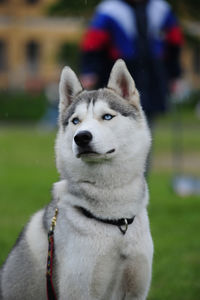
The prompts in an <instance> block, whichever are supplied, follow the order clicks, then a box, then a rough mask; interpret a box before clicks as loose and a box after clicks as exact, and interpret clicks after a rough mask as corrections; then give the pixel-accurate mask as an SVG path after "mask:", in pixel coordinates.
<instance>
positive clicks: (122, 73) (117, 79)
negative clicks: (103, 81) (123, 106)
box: [107, 59, 139, 106]
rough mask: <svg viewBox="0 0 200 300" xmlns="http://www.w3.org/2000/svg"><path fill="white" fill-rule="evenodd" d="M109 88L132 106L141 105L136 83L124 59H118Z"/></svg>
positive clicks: (111, 74)
mask: <svg viewBox="0 0 200 300" xmlns="http://www.w3.org/2000/svg"><path fill="white" fill-rule="evenodd" d="M107 87H108V88H109V89H112V90H114V91H115V92H116V93H117V94H118V95H120V96H121V97H122V98H124V99H126V100H128V101H129V102H130V103H131V104H133V105H135V106H138V105H139V94H138V91H137V89H136V87H135V82H134V80H133V78H132V76H131V75H130V73H129V71H128V69H127V67H126V64H125V62H124V61H123V60H122V59H118V60H117V61H116V63H115V64H114V66H113V68H112V71H111V73H110V78H109V81H108V85H107Z"/></svg>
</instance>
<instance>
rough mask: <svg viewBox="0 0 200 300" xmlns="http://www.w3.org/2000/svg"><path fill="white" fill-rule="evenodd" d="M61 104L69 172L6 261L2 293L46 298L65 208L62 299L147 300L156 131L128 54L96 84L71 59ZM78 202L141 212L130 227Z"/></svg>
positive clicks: (59, 147)
mask: <svg viewBox="0 0 200 300" xmlns="http://www.w3.org/2000/svg"><path fill="white" fill-rule="evenodd" d="M59 111H60V116H59V132H58V135H57V140H56V163H57V168H58V171H59V172H60V175H61V179H62V180H61V181H60V182H58V183H56V184H55V185H54V188H53V200H52V202H51V203H50V204H49V205H48V206H47V207H46V208H45V209H43V210H40V211H39V212H37V213H36V214H35V215H34V216H33V217H32V218H31V220H30V222H29V223H28V224H27V226H26V227H25V229H24V230H23V232H22V234H21V236H20V238H19V239H18V241H17V243H16V245H15V247H14V248H13V250H12V251H11V253H10V254H9V256H8V258H7V260H6V262H5V264H4V265H3V267H2V269H1V271H0V299H2V300H21V299H24V300H36V299H37V300H38V299H46V282H45V280H46V277H45V273H46V259H47V251H48V241H47V233H48V229H49V227H50V224H51V219H52V217H53V215H54V212H55V208H56V207H58V209H59V214H58V220H57V225H56V229H55V258H54V261H55V263H54V268H53V278H54V286H55V290H56V294H57V296H58V299H60V300H144V299H146V296H147V293H148V289H149V286H150V281H151V267H152V256H153V243H152V239H151V234H150V230H149V222H148V216H147V212H146V206H147V203H148V189H147V184H146V181H145V179H144V171H145V161H146V157H147V154H148V151H149V147H150V141H151V139H150V134H149V130H148V127H147V124H146V120H145V117H144V114H143V111H142V109H141V106H140V102H139V95H138V92H137V90H136V88H135V85H134V81H133V79H132V78H131V76H130V74H129V73H128V70H127V68H126V66H125V64H124V62H123V61H122V60H119V61H117V62H116V64H115V65H114V67H113V70H112V72H111V75H110V79H109V82H108V86H107V88H104V89H100V90H97V91H90V92H88V91H83V89H82V87H81V84H80V82H79V80H78V79H77V77H76V75H75V73H74V72H73V71H72V70H71V69H70V68H68V67H67V68H64V70H63V72H62V75H61V81H60V105H59ZM105 115H106V118H105ZM107 117H108V119H107ZM74 118H76V119H75V121H76V123H75V121H74ZM83 131H84V132H85V131H86V132H90V133H91V136H92V140H91V141H90V142H89V145H87V147H89V148H87V151H85V152H84V151H83V150H84V149H82V148H84V147H85V146H82V145H81V146H80V145H78V144H77V142H76V139H74V137H76V136H77V135H78V134H80V133H82V132H83ZM88 149H90V150H91V151H88ZM77 206H79V207H83V208H85V209H87V210H88V211H90V212H91V213H92V214H93V215H95V216H96V217H99V218H102V219H121V218H132V217H133V216H135V220H134V222H133V224H131V225H129V227H128V230H127V232H126V234H125V235H122V233H121V232H120V230H119V228H118V227H117V226H114V225H109V224H104V223H102V222H100V221H97V220H95V219H89V218H87V217H86V216H84V215H83V214H82V213H81V212H80V210H78V209H77V208H76V207H77Z"/></svg>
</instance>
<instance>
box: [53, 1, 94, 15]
mask: <svg viewBox="0 0 200 300" xmlns="http://www.w3.org/2000/svg"><path fill="white" fill-rule="evenodd" d="M99 2H100V0H67V1H66V0H58V1H57V2H55V3H54V4H52V5H50V7H49V8H48V14H50V15H59V16H69V15H87V14H90V13H91V12H92V11H93V9H94V7H95V6H96V5H97V4H98V3H99Z"/></svg>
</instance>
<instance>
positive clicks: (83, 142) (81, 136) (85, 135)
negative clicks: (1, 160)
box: [74, 130, 92, 147]
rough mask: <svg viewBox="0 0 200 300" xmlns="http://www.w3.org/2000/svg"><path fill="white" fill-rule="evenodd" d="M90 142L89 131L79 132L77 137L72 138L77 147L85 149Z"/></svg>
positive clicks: (90, 135)
mask: <svg viewBox="0 0 200 300" xmlns="http://www.w3.org/2000/svg"><path fill="white" fill-rule="evenodd" d="M91 140H92V134H91V133H90V132H89V131H86V130H84V131H80V132H79V133H78V134H77V135H75V137H74V141H75V143H76V144H77V145H78V146H79V147H86V146H88V145H89V143H90V142H91Z"/></svg>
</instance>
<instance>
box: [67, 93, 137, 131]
mask: <svg viewBox="0 0 200 300" xmlns="http://www.w3.org/2000/svg"><path fill="white" fill-rule="evenodd" d="M103 106H104V109H106V107H107V108H110V109H112V110H114V111H116V112H119V113H120V114H121V115H123V116H125V117H133V118H136V117H137V116H138V110H137V109H136V108H134V107H133V106H132V105H130V104H129V103H128V101H126V100H123V99H121V98H120V97H118V96H117V95H114V94H113V93H110V92H109V91H108V90H107V89H99V90H96V91H83V92H82V93H80V94H79V95H78V97H77V98H75V99H74V101H73V102H72V104H71V105H70V106H69V108H68V109H67V111H66V112H65V113H64V115H63V125H68V121H69V118H70V117H71V116H72V115H73V114H74V113H75V112H78V110H79V111H80V112H81V113H82V114H83V111H85V110H88V109H92V108H93V109H94V107H96V108H97V107H98V108H99V107H102V108H103Z"/></svg>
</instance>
